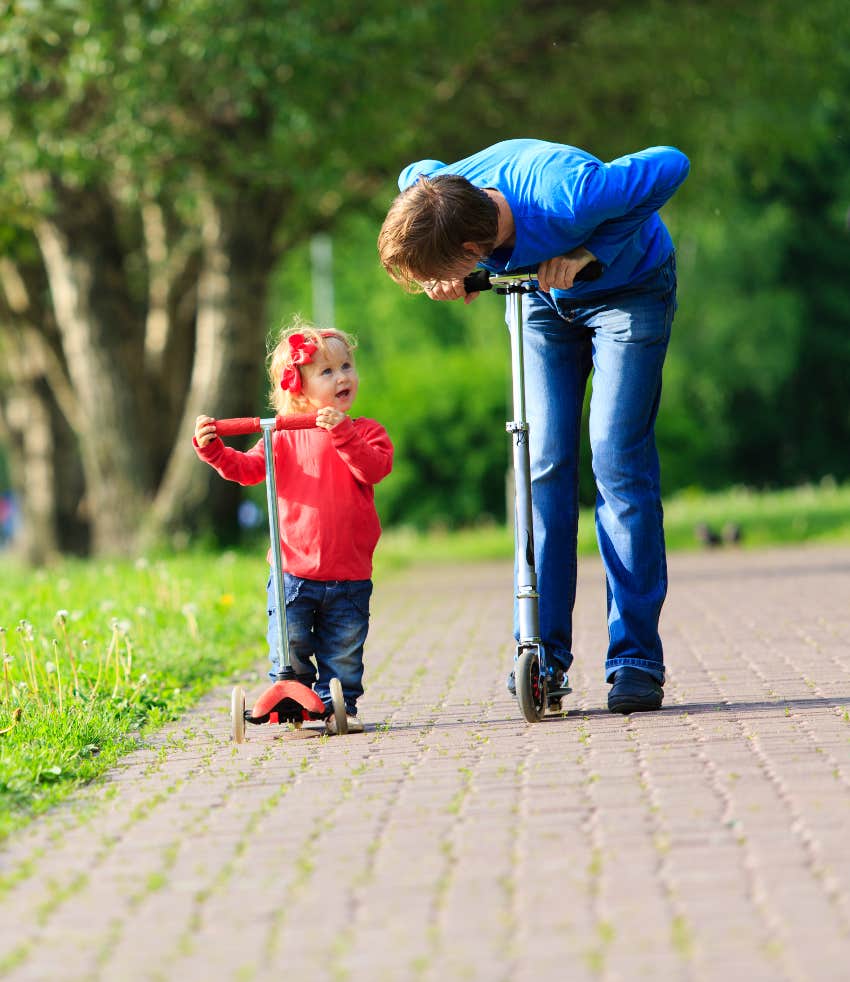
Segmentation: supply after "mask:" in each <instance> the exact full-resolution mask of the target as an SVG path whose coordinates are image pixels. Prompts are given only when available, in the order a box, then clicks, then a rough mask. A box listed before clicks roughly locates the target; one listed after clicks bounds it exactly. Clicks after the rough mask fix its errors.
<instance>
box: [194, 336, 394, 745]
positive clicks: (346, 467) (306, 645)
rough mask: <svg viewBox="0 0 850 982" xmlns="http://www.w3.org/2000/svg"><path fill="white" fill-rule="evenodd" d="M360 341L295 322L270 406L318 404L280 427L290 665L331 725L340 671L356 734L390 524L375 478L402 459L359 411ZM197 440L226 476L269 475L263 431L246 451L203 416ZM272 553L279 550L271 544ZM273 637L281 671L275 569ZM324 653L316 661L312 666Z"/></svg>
mask: <svg viewBox="0 0 850 982" xmlns="http://www.w3.org/2000/svg"><path fill="white" fill-rule="evenodd" d="M355 346H356V342H355V340H354V338H352V337H351V336H350V335H348V334H345V333H344V332H342V331H337V330H320V329H318V328H315V327H313V326H311V325H308V324H302V323H296V324H294V325H293V326H290V327H288V328H285V329H284V330H283V331H282V332H281V335H280V337H279V339H278V342H277V345H276V346H275V348H274V350H273V351H272V353H271V354H270V356H269V359H268V360H269V378H270V380H271V404H272V406H273V407H274V409H275V411H276V412H277V413H278V414H280V415H287V414H289V413H306V412H313V411H315V412H316V414H317V415H316V428H315V429H306V430H279V431H277V432H275V433H274V434H273V446H274V467H275V479H276V481H277V495H278V509H279V523H280V541H281V555H282V569H283V580H284V596H285V598H286V626H287V633H288V636H289V650H290V658H291V662H292V668H293V670H294V671H295V673H296V675H297V677H298V681H299V682H303V683H304V684H305V685H313V686H314V688H315V691H316V692H317V693H318V695H319V697H320V698H321V699H322V701H323V702H324V704H325V708H326V710H327V715H326V719H325V725H326V727H327V730H328V732H329V733H331V734H335V733H336V723H335V720H334V716H333V713H332V712H331V697H330V689H329V685H330V680H331V679H332V678H334V677H336V678H338V679H339V680H340V682H341V684H342V691H343V695H344V696H345V707H346V714H347V716H348V731H349V733H362V732H363V723H362V722H361V721H360V720H359V719H358V717H357V700H358V698H359V697H360V696H361V695H363V684H362V680H363V645H364V642H365V640H366V633H367V631H368V629H369V598H370V597H371V595H372V580H371V576H372V555H373V553H374V551H375V546H376V545H377V542H378V538H379V536H380V534H381V525H380V522H379V521H378V514H377V512H376V510H375V494H374V485H376V484H377V483H378V482H379V481H381V480H382V479H383V478H385V477H386V476H387V474H389V472H390V470H391V469H392V461H393V446H392V443H391V442H390V438H389V436H388V435H387V432H386V430H385V429H384V428H383V426H381V425H380V423H376V422H375V421H374V420H371V419H365V418H362V417H361V418H359V419H352V418H351V417H350V416H349V415H348V413H349V411H350V409H351V406H352V404H353V402H354V398H355V396H356V395H357V388H358V384H359V378H358V375H357V370H356V368H355V365H354V348H355ZM193 442H194V445H195V449H196V451H197V453H198V456H199V457H200V458H201V460H205V461H206V462H207V463H208V464H210V466H211V467H213V468H214V469H215V470H217V471H218V473H219V474H221V476H222V477H224V478H226V479H227V480H229V481H237V482H238V483H239V484H243V485H246V484H260V483H261V482H262V481H264V480H265V454H264V450H263V441H262V439H261V440H260V441H259V442H258V443H257V444H256V445H255V446H254V447H253V448H252V449H251V450H249V451H248V452H247V453H242V452H240V451H238V450H234V449H233V448H232V447H227V446H225V445H224V443H222V441H221V440H220V439H219V438H218V437H217V436H216V433H215V422H214V420H213V419H212V418H211V417H209V416H204V415H201V416H198V418H197V420H196V422H195V437H194V441H193ZM269 555H271V550H269ZM267 592H268V605H267V607H268V614H269V628H268V641H269V648H270V652H271V654H270V657H271V661H272V670H271V672H270V673H269V675H270V676H271V678H272V680H275V679H276V678H277V674H278V670H279V668H280V666H279V665H278V663H277V654H276V652H277V626H276V616H275V615H276V603H277V601H276V598H275V590H274V584H273V582H272V579H271V577H269V582H268V587H267ZM313 659H315V665H314V664H313Z"/></svg>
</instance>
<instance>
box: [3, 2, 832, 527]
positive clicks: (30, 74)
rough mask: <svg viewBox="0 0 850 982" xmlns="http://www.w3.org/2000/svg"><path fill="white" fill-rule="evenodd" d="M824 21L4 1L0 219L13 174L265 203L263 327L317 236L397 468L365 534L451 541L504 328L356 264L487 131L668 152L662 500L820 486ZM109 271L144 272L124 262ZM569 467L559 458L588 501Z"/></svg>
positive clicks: (484, 480)
mask: <svg viewBox="0 0 850 982" xmlns="http://www.w3.org/2000/svg"><path fill="white" fill-rule="evenodd" d="M844 7H845V4H844V3H841V2H839V0H819V2H818V3H816V4H809V5H805V4H803V5H801V4H799V3H796V2H792V0H758V2H756V3H752V4H748V5H745V6H741V5H740V4H736V3H733V2H731V0H716V2H713V3H711V4H705V3H702V2H699V0H685V2H677V3H673V2H671V0H651V2H649V3H644V4H630V3H626V2H625V0H604V2H602V3H599V4H596V5H595V6H594V7H593V8H592V9H588V8H587V6H586V5H578V4H575V3H572V2H564V3H560V4H548V3H543V2H539V0H523V2H521V3H519V4H517V3H513V4H508V3H503V2H497V3H492V4H486V5H484V4H480V3H476V2H473V0H463V2H460V3H453V4H449V3H448V2H442V0H429V2H422V3H417V4H415V5H413V6H410V5H407V6H405V5H399V4H397V3H391V2H389V0H379V2H371V3H369V4H365V3H359V2H355V3H349V2H345V3H344V2H342V0H331V2H330V3H328V4H324V5H320V6H315V5H314V6H310V5H305V4H292V3H290V2H287V0H263V2H261V3H253V2H250V3H249V2H247V0H238V2H236V3H232V4H228V5H222V4H220V3H216V2H214V0H186V2H184V3H180V4H161V3H152V2H151V3H147V2H146V3H138V2H131V0H117V2H115V3H112V4H103V3H100V2H96V0H63V2H55V0H50V2H48V0H27V2H26V3H24V2H6V3H0V136H2V138H3V142H4V167H3V169H2V171H0V216H6V218H8V219H9V221H10V222H15V223H20V224H21V225H25V224H26V222H27V221H31V220H32V218H33V216H34V214H35V213H36V210H34V199H33V197H32V195H33V190H32V184H31V183H30V184H29V185H27V184H26V182H25V181H24V175H25V174H26V173H27V172H31V171H33V170H43V171H46V172H49V173H51V174H52V175H54V176H55V175H59V174H61V176H62V179H63V180H65V181H67V182H70V183H73V182H77V183H86V182H92V181H102V182H105V183H108V184H109V186H110V188H112V189H116V188H117V189H119V190H120V193H121V195H122V197H123V199H124V200H125V201H129V202H133V201H135V199H136V198H137V197H141V198H143V199H145V198H147V197H156V196H157V195H159V196H160V197H161V198H164V199H166V204H167V211H168V214H169V215H170V216H172V218H173V217H174V216H175V215H177V216H180V217H181V218H182V220H183V221H184V222H185V223H186V224H187V225H188V227H189V228H190V229H191V228H192V227H194V226H196V225H197V223H198V212H197V200H196V199H197V194H198V190H199V187H201V186H203V187H204V188H205V189H207V190H208V189H210V188H212V189H213V190H214V191H215V192H216V193H217V194H220V195H222V196H230V197H232V198H236V199H237V200H239V199H240V196H241V195H243V194H244V192H245V190H246V189H256V188H261V189H263V190H266V191H268V192H269V194H270V196H271V198H274V200H275V201H276V202H277V206H278V207H279V208H280V213H281V214H282V215H283V216H284V219H283V221H282V222H281V223H280V225H279V226H278V228H277V231H276V235H275V236H274V245H273V247H274V248H279V249H281V250H285V255H284V257H283V262H282V265H281V269H280V271H279V274H278V276H277V277H276V279H275V282H274V284H273V286H272V292H271V298H270V304H269V311H270V317H271V323H272V324H278V323H279V322H280V321H281V320H285V319H288V318H289V317H290V316H291V314H292V313H293V312H295V311H300V312H302V313H305V314H307V315H309V314H310V312H311V310H310V308H311V306H312V304H311V298H310V268H309V260H308V253H307V249H306V246H304V245H303V243H304V240H305V238H306V237H308V236H309V235H310V233H311V232H312V231H314V230H319V229H324V228H327V227H329V226H330V225H331V224H332V222H334V221H336V222H337V225H336V227H335V230H334V245H335V277H336V278H335V287H336V301H337V323H338V324H339V325H340V326H342V327H345V328H346V329H348V330H351V331H353V332H354V333H355V334H357V335H358V336H359V337H360V341H361V348H360V353H359V356H358V360H359V364H360V367H361V372H362V376H363V385H362V391H361V397H360V399H359V402H358V406H357V411H359V412H363V413H368V414H370V415H374V416H375V417H376V418H378V419H381V420H382V421H383V422H384V423H385V424H386V425H387V426H388V428H389V430H390V432H391V434H392V436H393V438H394V440H395V442H396V446H397V458H396V470H395V473H394V474H393V475H392V476H391V477H390V478H389V479H388V481H387V482H386V483H385V484H384V485H383V486H381V487H380V488H379V490H378V499H379V503H380V507H381V510H382V515H383V518H384V520H385V522H392V523H401V522H410V523H415V524H417V525H429V524H432V523H438V524H447V525H449V526H453V525H458V524H462V523H466V522H474V521H476V520H478V519H480V518H481V517H482V516H484V517H486V516H488V515H495V516H497V517H498V516H499V515H500V514H502V510H503V504H502V501H503V498H504V468H505V464H506V461H507V456H508V449H507V448H508V441H507V438H506V436H505V434H504V431H503V422H504V419H505V418H506V414H507V412H508V410H507V403H508V398H507V382H506V377H507V371H508V365H507V346H506V343H505V340H504V326H503V322H502V315H501V310H500V307H499V304H498V302H496V301H495V300H493V299H492V298H483V297H482V298H481V299H480V300H479V301H477V302H476V303H475V304H473V305H472V306H470V307H464V306H463V305H461V304H431V303H429V302H428V301H426V300H424V299H423V298H412V297H408V296H405V295H404V294H402V293H401V292H400V291H399V290H398V288H397V287H395V286H394V285H393V284H391V283H390V282H389V280H388V279H387V278H386V276H385V275H384V274H383V272H382V271H381V270H380V269H379V268H378V265H377V261H376V257H375V245H374V240H375V236H376V234H377V230H378V227H379V225H380V222H381V218H382V216H383V214H384V211H385V208H386V205H387V204H388V203H389V201H390V200H391V198H392V196H393V195H394V193H395V190H396V189H395V183H394V182H395V178H396V175H397V173H398V171H399V170H400V169H401V167H402V166H404V165H405V164H406V163H408V162H409V161H410V160H413V159H416V158H418V157H426V156H427V157H441V158H443V159H446V160H449V159H455V158H457V157H460V156H463V155H464V154H466V153H469V152H472V151H474V150H476V149H478V148H479V147H481V146H484V145H486V144H487V143H490V142H493V141H495V140H498V139H504V138H507V137H513V136H539V137H541V138H546V139H553V140H560V141H564V142H569V143H576V144H579V145H582V146H585V147H587V148H588V149H589V150H591V151H593V152H594V153H596V154H598V155H599V156H601V157H604V158H611V157H614V156H618V155H620V154H623V153H628V152H630V151H632V150H635V149H637V148H640V147H643V146H647V145H651V144H653V143H665V144H666V143H669V144H674V145H676V146H679V147H681V148H682V149H683V150H684V151H685V152H686V153H687V154H688V155H689V157H690V158H691V162H692V171H691V175H690V178H689V179H688V181H687V182H686V183H685V185H684V186H683V187H682V189H681V190H680V191H679V192H678V193H677V195H676V196H675V198H674V199H673V200H672V201H671V202H670V203H669V204H668V206H667V207H666V208H665V211H664V218H665V220H666V221H667V222H668V224H669V226H670V228H671V230H672V232H673V234H674V239H675V240H676V242H677V245H678V253H679V272H680V292H679V300H680V309H679V313H678V315H677V319H676V323H675V325H674V329H673V340H672V344H671V348H670V353H669V356H668V365H667V369H666V373H665V389H664V397H663V402H662V408H661V415H660V417H659V422H658V437H659V445H660V449H661V454H662V466H663V480H664V486H665V489H666V490H667V491H673V490H675V489H678V488H686V487H690V486H694V485H701V486H704V487H713V488H718V487H722V486H727V485H729V484H730V483H739V482H748V483H752V484H754V485H759V486H761V485H782V484H794V483H799V482H802V481H807V480H818V479H819V478H821V477H822V476H824V475H830V474H831V475H834V476H835V477H836V478H837V479H838V480H844V479H845V478H846V477H847V476H848V475H850V458H848V455H847V453H846V447H847V446H848V444H850V401H849V400H848V399H847V384H846V380H847V378H848V376H850V323H848V321H850V313H848V311H850V281H848V277H847V276H846V269H847V268H848V265H850V235H848V226H847V214H848V208H850V143H848V138H847V132H848V123H850V120H848V112H847V108H846V107H847V92H848V91H849V90H850V60H848V55H847V52H848V51H850V19H848V18H847V16H846V12H845V9H844ZM25 185H26V186H25ZM271 198H270V200H271ZM282 203H283V204H282ZM347 205H352V206H354V205H356V207H357V209H358V211H357V213H356V214H354V213H351V212H349V213H348V214H344V212H345V209H346V206H347ZM124 221H125V224H126V225H127V226H128V228H129V229H130V231H132V228H133V222H134V221H135V219H134V218H133V217H132V216H131V217H129V218H126V217H125V219H124ZM251 232H252V230H251V229H246V235H250V234H251ZM0 236H2V240H3V241H6V240H7V239H9V236H7V235H6V230H5V229H3V228H2V227H0ZM13 239H14V241H15V242H17V243H18V244H20V241H21V235H20V231H19V230H18V231H17V232H16V233H15V235H14V236H13ZM10 241H11V240H10ZM126 265H127V267H128V268H129V269H130V270H139V269H143V266H144V263H143V260H142V259H141V258H140V256H139V250H138V248H137V249H136V250H135V251H133V250H128V259H127V263H126ZM261 356H262V352H260V351H258V357H261ZM588 474H589V470H588V462H587V460H586V451H585V459H584V461H583V478H582V488H583V496H584V500H585V501H589V500H590V499H591V497H592V494H593V491H592V482H590V481H589V479H588Z"/></svg>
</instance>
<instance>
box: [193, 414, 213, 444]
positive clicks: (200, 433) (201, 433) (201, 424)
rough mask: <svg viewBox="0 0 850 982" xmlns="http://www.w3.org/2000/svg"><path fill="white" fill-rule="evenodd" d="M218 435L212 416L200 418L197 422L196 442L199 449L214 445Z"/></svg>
mask: <svg viewBox="0 0 850 982" xmlns="http://www.w3.org/2000/svg"><path fill="white" fill-rule="evenodd" d="M217 435H218V434H217V433H216V431H215V420H214V419H213V418H212V416H199V417H198V418H197V419H196V420H195V442H196V443H197V444H198V446H199V447H205V446H206V445H207V444H208V443H212V441H213V440H215V438H216V436H217Z"/></svg>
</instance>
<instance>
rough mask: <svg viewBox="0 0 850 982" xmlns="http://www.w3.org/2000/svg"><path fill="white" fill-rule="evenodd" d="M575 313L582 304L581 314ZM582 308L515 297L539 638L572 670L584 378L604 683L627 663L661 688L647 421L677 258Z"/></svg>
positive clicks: (654, 478)
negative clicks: (601, 579) (603, 596)
mask: <svg viewBox="0 0 850 982" xmlns="http://www.w3.org/2000/svg"><path fill="white" fill-rule="evenodd" d="M583 304H584V305H583ZM583 304H578V303H574V302H566V301H556V300H555V299H554V298H552V296H551V295H549V294H545V293H541V292H537V293H530V294H526V295H525V296H524V297H523V316H524V320H523V327H524V335H525V345H524V353H525V394H526V411H527V417H528V422H529V441H530V442H529V447H530V453H531V477H532V501H533V529H534V551H535V559H536V565H537V577H538V592H539V593H540V633H541V638H542V642H543V645H544V648H545V651H546V654H547V656H548V657H549V658H550V659H553V660H554V661H555V662H556V663H559V664H560V665H561V666H562V667H563V668H569V666H570V664H571V663H572V660H573V651H572V646H573V636H572V614H573V605H574V602H575V592H576V567H577V562H576V547H577V535H578V460H579V435H580V429H581V418H582V407H583V404H584V395H585V388H586V385H587V381H588V378H589V376H590V372H591V370H592V371H593V383H592V385H593V388H592V395H591V399H590V447H591V452H592V458H593V474H594V478H595V480H596V488H597V495H596V534H597V539H598V542H599V551H600V553H601V554H602V561H603V564H604V566H605V576H606V580H607V606H608V637H609V644H608V652H607V660H606V662H605V677H606V679H607V680H609V681H610V679H611V676H612V675H613V673H614V672H615V671H616V670H617V669H618V668H620V667H622V666H624V665H632V666H634V667H636V668H641V669H643V670H644V671H647V672H649V674H650V675H652V676H654V677H655V678H656V679H657V680H658V681H659V682H662V683H663V681H664V655H663V650H662V646H661V638H660V636H659V633H658V621H659V617H660V614H661V606H662V604H663V603H664V598H665V596H666V593H667V562H666V555H665V549H664V527H663V516H662V509H661V488H660V469H659V462H658V452H657V450H656V446H655V419H656V416H657V414H658V405H659V401H660V398H661V369H662V366H663V364H664V356H665V354H666V352H667V344H668V341H669V338H670V328H671V325H672V323H673V314H674V312H675V310H676V266H675V257H674V256H672V255H671V256H670V258H669V259H668V260H667V261H666V262H665V263H664V265H662V266H661V267H659V268H658V269H657V270H656V271H655V273H654V274H653V275H652V276H651V277H650V278H649V279H648V280H646V281H644V282H643V283H641V285H640V287H639V288H635V289H633V290H629V291H623V292H619V293H617V294H606V295H605V296H604V297H603V298H601V299H599V300H597V301H596V302H592V301H583Z"/></svg>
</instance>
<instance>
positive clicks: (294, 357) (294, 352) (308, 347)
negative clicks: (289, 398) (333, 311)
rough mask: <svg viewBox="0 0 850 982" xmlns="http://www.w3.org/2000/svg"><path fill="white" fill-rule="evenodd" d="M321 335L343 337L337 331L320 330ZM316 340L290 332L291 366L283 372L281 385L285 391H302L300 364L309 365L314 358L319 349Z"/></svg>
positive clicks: (297, 392) (294, 393) (296, 392)
mask: <svg viewBox="0 0 850 982" xmlns="http://www.w3.org/2000/svg"><path fill="white" fill-rule="evenodd" d="M318 333H319V337H323V338H337V339H338V340H340V341H342V338H340V337H339V335H338V334H337V333H336V332H335V331H319V332H318ZM318 347H319V346H318V345H317V344H316V343H315V342H314V341H308V340H307V339H306V338H305V337H304V335H303V334H290V336H289V362H290V364H289V366H288V367H287V369H286V371H284V373H283V378H281V380H280V387H281V388H282V389H283V390H284V392H291V393H292V394H293V395H296V396H297V395H298V394H299V393H300V392H301V371H300V370H299V368H298V366H299V365H309V364H310V362H311V361H312V360H313V355H314V354H315V353H316V350H317V349H318Z"/></svg>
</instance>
